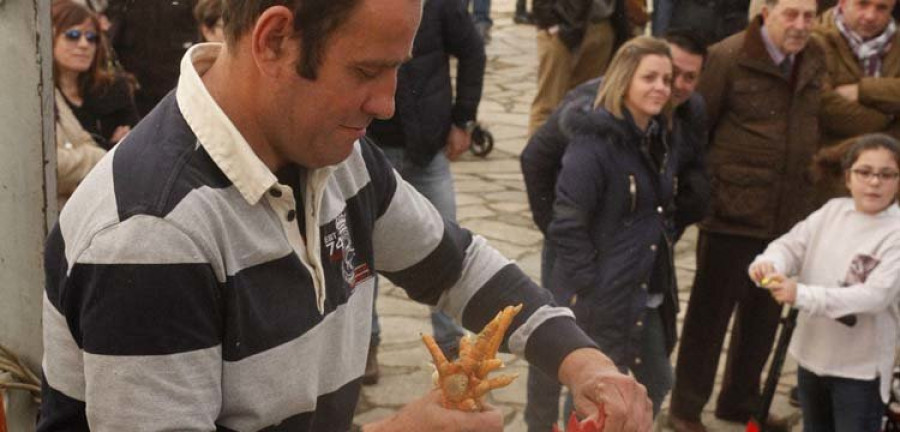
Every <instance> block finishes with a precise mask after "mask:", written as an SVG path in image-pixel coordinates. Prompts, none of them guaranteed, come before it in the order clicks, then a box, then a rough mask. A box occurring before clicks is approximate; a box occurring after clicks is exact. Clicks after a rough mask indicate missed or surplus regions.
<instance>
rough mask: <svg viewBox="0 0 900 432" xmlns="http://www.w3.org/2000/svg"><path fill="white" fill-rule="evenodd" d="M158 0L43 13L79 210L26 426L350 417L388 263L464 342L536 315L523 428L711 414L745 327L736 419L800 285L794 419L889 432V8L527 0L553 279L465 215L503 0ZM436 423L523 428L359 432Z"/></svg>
mask: <svg viewBox="0 0 900 432" xmlns="http://www.w3.org/2000/svg"><path fill="white" fill-rule="evenodd" d="M164 3H165V6H160V5H158V4H157V3H156V2H135V1H127V0H108V1H102V2H101V1H88V2H79V1H76V0H54V1H53V4H52V24H53V60H54V62H53V69H54V84H55V86H56V110H55V114H56V131H57V134H56V135H57V160H58V168H57V173H58V184H57V190H58V197H59V205H60V208H61V209H62V213H61V215H60V220H59V223H58V226H57V227H56V228H55V229H54V231H53V232H52V233H51V235H50V238H49V239H48V243H47V250H46V252H45V255H46V266H47V270H46V271H47V287H46V295H45V299H44V346H45V358H44V363H43V367H44V371H43V372H44V387H43V393H44V394H43V405H42V407H41V418H40V421H39V424H38V429H39V430H41V431H55V430H73V429H79V428H81V429H84V428H87V427H90V428H91V429H92V430H94V429H95V430H127V429H130V428H133V426H134V425H147V427H148V428H158V429H160V430H162V429H167V428H168V429H173V430H174V429H178V430H214V429H218V430H260V429H264V428H265V429H266V430H347V429H349V428H350V427H351V423H352V416H353V406H355V404H356V400H357V398H358V395H359V392H360V386H361V385H370V384H375V383H377V381H378V375H379V372H378V369H377V347H378V342H379V328H380V326H379V322H378V317H377V315H376V314H375V312H374V303H375V301H376V298H377V292H378V290H377V286H378V282H377V281H378V277H379V276H376V274H379V275H381V277H386V278H387V279H389V280H390V281H391V282H393V283H394V284H396V285H398V286H400V287H401V288H403V289H404V290H406V292H407V293H408V294H409V296H410V297H411V298H413V299H414V300H417V301H420V302H422V303H425V304H428V305H429V306H431V307H432V323H433V326H434V331H435V336H436V339H437V341H438V343H439V345H440V346H441V349H442V350H443V351H444V352H445V353H446V354H447V355H448V357H451V358H452V357H454V356H455V355H456V354H457V352H458V349H459V347H458V340H459V337H460V336H462V335H463V327H465V328H468V329H474V330H478V329H480V327H481V326H483V325H484V323H486V322H487V320H489V319H490V318H491V317H493V315H494V314H495V313H496V312H497V311H498V310H499V309H500V308H502V307H504V306H507V305H511V304H517V303H523V304H524V310H523V313H522V314H521V316H519V317H517V318H516V319H515V321H514V323H513V325H512V326H511V328H510V335H508V336H507V338H506V343H505V344H504V346H505V347H506V349H508V350H509V351H510V352H513V353H516V354H519V355H522V356H524V357H525V358H526V359H527V360H528V361H529V362H530V364H531V366H530V367H529V376H528V383H527V405H526V407H525V421H526V423H527V425H528V428H529V431H548V430H550V428H551V427H552V426H553V425H555V424H557V422H558V421H559V420H560V417H561V414H560V413H561V412H565V413H568V412H569V411H572V410H573V409H575V410H577V411H578V412H579V413H580V414H582V415H586V414H591V413H593V412H596V411H597V410H598V409H602V410H604V411H605V412H606V414H607V416H608V418H607V429H606V430H608V431H619V430H623V431H624V430H627V431H645V430H648V429H649V427H650V425H651V424H652V422H653V420H654V419H655V418H656V417H657V416H658V415H659V413H660V412H661V409H662V406H663V401H664V400H665V399H666V398H667V397H670V398H671V399H670V400H671V403H670V411H669V413H668V417H667V418H668V421H669V425H670V426H671V427H672V428H673V429H674V430H676V431H679V432H696V431H700V432H702V431H705V430H707V429H706V427H705V426H704V424H703V423H702V421H701V415H700V414H701V412H702V410H703V408H704V406H705V405H706V404H707V402H708V401H709V398H710V396H711V395H712V391H713V386H714V380H715V375H716V371H717V369H718V362H719V359H720V357H721V351H722V347H723V345H724V339H725V335H726V331H727V329H728V326H729V322H731V321H732V320H733V322H734V324H733V327H732V330H731V340H730V342H729V344H728V346H729V348H728V353H727V363H726V365H725V376H724V380H723V382H722V384H721V389H720V391H719V394H718V400H717V402H716V407H715V415H716V417H718V418H720V419H723V420H726V421H731V422H738V423H745V422H747V421H748V420H749V419H750V418H751V417H752V416H753V415H755V414H757V412H758V410H759V406H760V403H761V398H760V376H761V374H762V371H763V367H764V365H765V364H766V361H767V359H768V358H769V355H770V352H771V348H772V344H773V341H774V338H775V334H776V331H777V327H778V323H779V320H780V318H781V315H782V309H783V306H784V305H788V306H790V307H793V308H796V309H797V310H799V324H798V330H797V333H796V335H795V337H794V339H793V340H792V341H791V346H790V352H791V355H792V356H793V357H794V358H795V359H796V360H797V362H798V364H799V366H800V370H799V373H798V385H797V389H796V393H797V399H798V403H799V406H800V407H801V411H802V413H803V425H804V430H808V431H863V432H865V431H873V432H874V431H878V430H880V428H881V426H882V415H883V412H884V406H885V404H886V403H887V402H888V399H889V397H890V393H889V391H888V388H889V384H890V378H891V370H892V369H893V366H894V362H895V352H896V348H897V344H896V340H897V335H898V326H900V312H898V292H900V274H898V272H897V268H898V267H900V209H898V207H897V194H898V189H900V188H898V182H900V180H898V177H900V144H898V142H897V139H900V126H898V125H900V123H898V120H897V115H898V114H900V40H898V38H900V34H898V33H897V32H896V24H895V21H894V17H893V13H894V10H895V4H896V0H839V1H838V2H837V4H827V3H823V2H817V1H816V0H759V1H754V2H751V1H749V0H734V1H727V0H722V1H713V2H707V1H703V2H700V1H696V2H695V1H693V0H676V1H673V0H654V1H653V2H652V14H651V15H649V17H648V15H647V13H646V11H645V5H644V4H643V2H641V1H633V0H533V2H532V10H531V11H530V12H529V11H527V7H526V6H527V5H526V3H525V2H524V1H519V2H517V4H516V14H515V17H514V20H515V22H517V23H523V24H533V25H534V26H535V35H536V46H537V56H538V68H537V71H536V72H537V74H536V75H537V91H536V94H535V97H534V101H533V103H532V107H531V112H530V117H529V132H528V142H527V145H526V147H525V150H524V151H523V153H522V155H521V164H522V172H523V174H524V179H525V183H526V188H527V193H528V200H529V204H530V206H531V210H532V214H533V217H534V222H535V224H536V225H537V227H538V228H539V229H540V231H541V232H542V233H543V234H544V236H545V241H544V245H543V251H542V256H541V281H540V282H541V283H540V286H538V285H536V284H534V283H532V282H531V281H529V280H528V278H527V277H526V276H525V275H524V273H522V272H521V270H519V269H518V268H517V267H516V266H515V264H514V263H511V262H510V261H508V260H506V259H505V258H503V257H502V256H500V254H499V253H497V252H496V251H495V250H494V249H492V248H491V247H490V246H489V245H488V244H487V243H486V242H485V240H484V239H483V238H481V237H480V236H477V235H475V234H473V233H471V232H469V231H468V230H466V229H464V228H461V227H460V226H459V225H458V224H457V223H456V221H455V219H456V204H455V198H454V190H453V178H452V175H451V172H450V163H451V162H452V161H453V160H454V159H456V158H457V157H459V155H460V154H461V153H463V152H465V151H466V150H467V149H468V148H469V146H470V144H471V139H472V132H473V130H474V128H475V125H476V120H477V109H478V105H479V101H480V99H481V92H482V86H483V77H484V70H485V63H486V56H485V44H487V43H489V42H490V28H491V23H492V21H491V19H490V14H489V12H490V1H489V0H474V1H472V2H469V1H465V0H421V1H419V0H329V1H312V0H308V1H297V2H287V1H282V2H263V1H256V0H253V1H238V0H197V1H183V2H164ZM469 3H472V4H469ZM469 8H471V12H470V11H469V10H468V9H469ZM648 20H649V21H648ZM648 22H649V25H650V28H649V29H647V28H645V26H646V25H647V24H648ZM160 25H164V26H165V28H160V27H159V26H160ZM644 34H652V35H654V36H649V35H644ZM201 41H207V42H213V43H199V42H201ZM451 57H452V58H455V59H456V62H451V61H450V58H451ZM451 65H455V67H456V70H455V73H454V72H451ZM453 80H455V83H454V82H453ZM454 84H455V85H454ZM692 224H698V226H699V240H698V246H697V251H696V253H697V272H696V275H695V279H694V283H693V287H692V289H691V294H690V298H689V300H688V306H687V310H686V312H685V319H684V325H683V327H682V333H681V334H680V335H679V334H678V330H677V328H676V316H677V314H678V313H679V299H678V289H677V286H676V278H675V267H674V245H675V243H676V242H677V241H678V239H679V238H680V237H681V235H682V234H683V233H684V230H685V229H686V227H688V226H689V225H692ZM370 316H371V320H369V319H368V317H370ZM363 317H365V319H363ZM846 317H853V319H852V320H847V319H844V318H846ZM850 322H852V324H848V323H850ZM676 346H677V347H678V356H677V357H678V362H677V364H674V365H673V364H672V362H671V360H670V356H671V354H672V352H673V350H674V349H675V347H676ZM548 347H549V348H548ZM124 377H127V378H124ZM563 387H566V388H568V389H569V390H568V397H567V399H566V404H565V407H564V408H563V410H562V411H561V410H560V409H559V406H558V405H559V404H558V401H559V399H560V392H561V389H562V388H563ZM98 389H102V391H100V390H98ZM763 421H764V422H765V424H766V427H767V429H766V430H786V429H787V427H788V425H787V423H786V422H785V421H784V419H781V418H778V417H775V416H770V417H769V418H767V419H764V420H763ZM426 427H433V428H435V429H436V430H445V429H440V428H448V429H446V430H457V429H459V430H465V428H469V430H498V429H499V428H502V418H501V414H500V413H499V412H498V411H496V410H495V409H492V408H487V409H486V410H485V411H484V412H481V413H458V412H453V413H451V412H449V411H448V410H446V409H444V408H443V407H442V405H441V402H440V396H439V395H438V394H436V393H431V394H428V395H425V396H423V397H422V398H420V399H418V400H416V401H414V402H412V403H411V404H410V405H408V406H407V407H405V408H404V409H402V410H401V411H400V412H399V413H398V414H397V415H396V416H394V417H391V418H388V419H385V420H383V421H381V422H378V423H376V424H372V425H368V426H367V428H368V429H367V430H413V429H414V430H423V429H424V428H426ZM454 428H455V429H454ZM79 430H80V429H79Z"/></svg>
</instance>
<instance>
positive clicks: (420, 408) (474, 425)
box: [363, 390, 503, 432]
mask: <svg viewBox="0 0 900 432" xmlns="http://www.w3.org/2000/svg"><path fill="white" fill-rule="evenodd" d="M502 430H503V415H502V414H501V413H500V411H499V410H497V409H496V408H494V407H492V406H490V405H487V404H485V405H484V411H481V412H477V413H469V412H463V411H456V410H450V409H447V408H444V407H443V406H441V392H440V390H432V391H431V392H430V393H428V394H427V395H425V396H424V397H422V398H420V399H417V400H414V401H412V402H410V403H409V404H408V405H406V406H405V407H403V409H401V410H400V411H399V412H397V414H395V415H394V416H393V417H389V418H387V419H384V420H381V421H379V422H376V423H372V424H368V425H366V426H364V427H363V431H365V432H393V431H398V432H399V431H427V432H444V431H446V432H457V431H459V432H464V431H465V432H468V431H472V432H477V431H487V432H491V431H502Z"/></svg>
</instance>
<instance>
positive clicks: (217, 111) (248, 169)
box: [175, 43, 278, 205]
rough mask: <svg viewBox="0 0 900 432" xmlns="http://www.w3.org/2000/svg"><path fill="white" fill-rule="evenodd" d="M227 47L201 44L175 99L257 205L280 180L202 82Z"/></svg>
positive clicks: (184, 63) (189, 57)
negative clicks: (202, 77) (204, 75)
mask: <svg viewBox="0 0 900 432" xmlns="http://www.w3.org/2000/svg"><path fill="white" fill-rule="evenodd" d="M223 46H224V45H222V44H217V43H203V44H197V45H194V46H192V47H191V48H190V49H189V50H188V51H187V52H186V53H185V54H184V57H183V58H182V59H181V76H180V77H179V78H178V88H177V90H176V91H175V97H176V100H177V101H178V107H179V109H181V114H182V115H183V116H184V119H185V121H186V122H187V124H188V125H189V126H190V128H191V130H192V131H193V132H194V135H196V136H197V140H198V141H199V143H200V145H202V146H203V148H204V149H205V150H206V152H207V153H209V156H210V157H211V158H212V160H213V162H215V163H216V165H217V166H218V167H219V169H221V170H222V172H223V173H224V174H225V176H226V177H228V179H229V180H231V183H233V184H234V187H235V188H236V189H237V190H238V192H240V193H241V196H243V197H244V199H245V200H246V201H247V203H248V204H250V205H255V204H256V203H257V202H258V201H259V200H260V198H261V197H262V196H263V194H265V193H266V191H268V190H269V189H270V188H271V187H272V186H273V185H275V184H276V183H277V182H278V179H277V178H276V177H275V174H273V173H272V171H270V170H269V168H268V167H267V166H266V164H264V163H263V161H262V160H260V159H259V157H258V156H257V155H256V153H254V151H253V149H252V148H251V147H250V144H248V143H247V140H245V139H244V137H243V135H241V133H240V131H238V129H237V127H235V126H234V123H232V122H231V120H229V119H228V116H227V115H225V112H223V111H222V109H221V108H220V107H219V105H218V104H216V102H215V100H213V98H212V96H211V95H210V94H209V92H208V91H207V90H206V86H205V85H204V84H203V81H202V80H201V79H200V76H201V75H203V74H204V73H206V71H207V70H209V68H210V67H211V66H212V64H213V63H214V62H215V60H216V58H217V57H218V56H219V54H220V53H221V51H222V49H223Z"/></svg>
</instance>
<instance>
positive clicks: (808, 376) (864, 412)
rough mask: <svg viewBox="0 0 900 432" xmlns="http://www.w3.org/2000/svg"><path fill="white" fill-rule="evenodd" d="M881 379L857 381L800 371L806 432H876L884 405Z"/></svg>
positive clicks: (879, 425)
mask: <svg viewBox="0 0 900 432" xmlns="http://www.w3.org/2000/svg"><path fill="white" fill-rule="evenodd" d="M879 386H880V382H879V379H878V378H875V379H873V380H857V379H850V378H838V377H832V376H819V375H816V374H814V373H812V372H810V371H808V370H806V369H804V368H803V367H800V368H798V370H797V388H798V392H799V395H800V409H801V410H802V412H803V430H804V431H805V432H876V431H880V430H881V417H882V415H884V404H883V403H882V402H881V394H880V391H879Z"/></svg>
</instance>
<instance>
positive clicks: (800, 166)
mask: <svg viewBox="0 0 900 432" xmlns="http://www.w3.org/2000/svg"><path fill="white" fill-rule="evenodd" d="M815 13H816V2H815V0H769V1H768V2H767V3H766V4H765V5H764V6H763V9H762V13H761V14H760V15H758V16H757V17H756V19H754V21H753V22H752V23H751V24H750V26H749V27H748V28H747V30H745V31H744V32H743V33H740V34H737V35H734V36H732V37H729V38H727V39H725V40H724V41H722V42H720V43H718V44H716V45H714V46H713V47H711V48H710V52H709V58H708V59H707V65H706V68H705V69H704V73H703V79H702V81H701V84H700V86H699V88H698V91H699V92H700V93H701V94H702V95H703V96H704V98H705V100H706V104H707V108H708V113H709V119H710V149H709V153H708V154H707V160H708V161H709V167H710V176H711V184H712V202H711V204H710V214H709V215H708V216H707V217H706V218H705V219H704V220H703V222H702V223H701V225H700V238H699V243H698V248H697V274H696V278H695V279H694V287H693V290H692V292H691V298H690V302H689V304H688V309H687V315H686V317H685V321H684V326H683V328H682V337H681V345H680V347H679V351H678V365H677V368H676V372H675V389H674V390H673V392H672V405H671V410H672V411H671V419H672V423H673V426H675V429H676V430H681V431H704V430H705V428H704V427H703V424H702V423H701V422H700V413H701V411H702V410H703V407H704V405H706V402H707V400H708V399H709V396H710V394H711V393H712V389H713V384H714V378H715V375H716V369H717V367H718V363H719V357H720V355H721V349H722V344H723V339H724V337H725V332H726V329H727V327H728V322H729V320H730V318H731V314H732V311H734V310H735V306H737V316H736V317H735V320H734V327H733V329H732V335H731V343H730V344H729V352H728V363H727V367H726V369H725V379H724V382H723V383H722V389H721V392H720V393H719V398H718V403H717V405H716V417H719V418H721V419H723V420H727V421H734V422H742V423H743V422H746V421H747V420H748V419H749V418H750V416H751V415H752V414H754V413H755V412H756V410H757V409H758V405H759V383H760V374H761V372H762V369H763V366H764V365H765V363H766V359H767V358H768V356H769V352H770V351H771V348H772V342H773V340H774V336H775V330H776V328H777V325H778V318H779V314H780V312H781V308H780V306H779V305H778V304H777V303H775V302H774V301H773V300H772V299H771V298H770V297H769V294H768V292H767V291H765V290H761V289H758V288H756V287H755V286H754V285H753V283H752V282H751V281H750V279H749V278H748V277H747V266H748V265H749V264H750V262H751V261H753V259H754V258H755V257H756V255H758V254H760V253H762V251H763V250H764V249H765V247H766V245H767V244H768V243H769V242H770V241H772V240H774V239H775V238H777V237H778V236H780V235H782V234H784V233H785V232H787V231H788V230H789V229H790V228H791V227H792V226H793V225H794V224H795V223H797V222H798V221H800V220H802V219H803V218H805V217H806V216H807V215H809V213H810V212H812V210H814V209H815V198H814V196H815V194H814V188H813V185H812V183H811V181H810V176H809V171H808V167H809V165H810V162H811V160H812V156H813V154H814V153H815V152H816V150H817V149H818V148H819V139H820V136H819V121H818V110H819V100H820V92H821V88H822V80H823V77H824V73H825V64H824V59H823V53H822V51H821V49H819V47H818V46H817V45H815V44H808V41H809V37H810V32H811V30H812V25H813V20H814V18H815ZM773 420H774V419H773ZM770 423H775V422H770Z"/></svg>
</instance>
